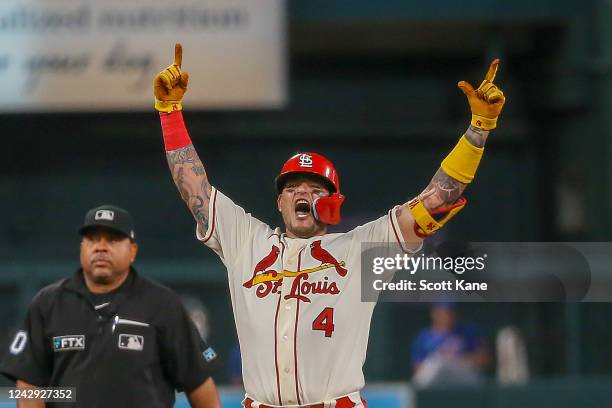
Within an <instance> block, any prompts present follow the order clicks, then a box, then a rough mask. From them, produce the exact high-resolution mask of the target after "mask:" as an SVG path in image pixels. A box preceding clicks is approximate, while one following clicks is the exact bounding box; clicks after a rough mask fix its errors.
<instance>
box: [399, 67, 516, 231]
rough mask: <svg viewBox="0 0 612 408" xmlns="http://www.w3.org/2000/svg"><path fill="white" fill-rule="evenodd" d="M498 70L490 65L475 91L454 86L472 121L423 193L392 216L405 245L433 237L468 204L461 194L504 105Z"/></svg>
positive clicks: (474, 169)
mask: <svg viewBox="0 0 612 408" xmlns="http://www.w3.org/2000/svg"><path fill="white" fill-rule="evenodd" d="M498 66H499V60H498V59H496V60H494V61H493V62H491V65H490V66H489V70H488V71H487V74H486V76H485V79H484V81H483V82H482V83H481V84H480V86H479V87H478V88H477V89H474V88H473V87H472V85H470V84H469V83H467V82H465V81H461V82H459V83H458V84H457V86H458V87H459V89H461V91H462V92H463V93H464V94H465V96H466V97H467V99H468V103H469V105H470V110H471V112H472V121H471V124H470V126H469V127H468V129H467V130H466V132H465V134H464V135H463V137H462V138H461V140H460V141H459V143H457V146H455V148H454V149H453V150H452V151H451V153H450V154H449V155H448V156H447V157H446V158H445V159H444V161H442V164H441V166H440V168H439V169H438V171H437V172H436V174H435V175H434V176H433V178H432V179H431V182H430V183H429V185H428V186H427V187H426V188H425V190H423V192H421V194H419V195H418V196H417V197H415V198H413V199H412V200H410V201H409V202H407V203H405V204H404V205H402V206H400V207H398V208H397V210H396V213H395V215H396V217H397V220H398V223H399V226H400V229H401V231H402V235H403V237H404V240H405V241H406V242H419V241H421V240H423V239H424V238H426V237H427V236H428V235H431V234H433V233H435V232H436V231H437V230H439V229H440V228H442V227H443V226H444V224H446V222H448V221H449V220H450V219H451V218H452V217H453V216H454V215H455V214H457V213H458V212H459V211H460V210H461V209H462V208H463V207H464V206H465V204H466V203H467V200H466V199H465V198H463V197H462V194H463V191H464V190H465V188H466V187H467V185H468V184H469V183H470V182H471V181H472V180H473V179H474V176H475V174H476V170H477V168H478V165H479V163H480V159H481V157H482V155H483V152H484V145H485V142H486V140H487V137H488V136H489V131H490V130H492V129H494V128H495V127H496V125H497V118H498V116H499V114H500V113H501V110H502V108H503V106H504V103H505V101H506V98H505V96H504V93H503V92H502V91H501V90H500V89H499V88H497V86H495V85H494V84H493V80H494V79H495V74H496V73H497V68H498Z"/></svg>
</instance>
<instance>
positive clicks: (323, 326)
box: [312, 307, 334, 337]
mask: <svg viewBox="0 0 612 408" xmlns="http://www.w3.org/2000/svg"><path fill="white" fill-rule="evenodd" d="M312 330H322V331H324V332H325V337H331V336H332V333H333V332H334V308H333V307H326V308H325V309H323V311H322V312H321V313H319V315H318V316H317V317H316V318H315V319H314V320H313V321H312Z"/></svg>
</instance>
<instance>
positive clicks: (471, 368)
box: [411, 302, 490, 387]
mask: <svg viewBox="0 0 612 408" xmlns="http://www.w3.org/2000/svg"><path fill="white" fill-rule="evenodd" d="M411 354H412V355H411V358H412V369H413V378H412V380H413V382H414V384H415V385H418V386H422V387H427V386H432V385H446V384H457V385H475V384H478V383H480V382H481V381H482V379H483V376H482V372H483V370H484V369H485V368H486V366H487V365H488V364H489V360H490V356H489V352H488V350H487V348H486V345H485V341H484V338H483V337H482V336H480V334H479V332H478V328H477V327H476V326H475V325H474V324H468V323H462V322H460V321H459V319H458V317H457V313H456V310H455V305H454V304H453V303H451V302H441V303H436V304H434V305H433V306H432V308H431V326H430V327H427V328H425V329H422V330H421V331H420V332H419V334H418V335H417V337H416V339H415V340H414V342H413V344H412V353H411Z"/></svg>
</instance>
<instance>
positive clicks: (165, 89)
mask: <svg viewBox="0 0 612 408" xmlns="http://www.w3.org/2000/svg"><path fill="white" fill-rule="evenodd" d="M182 62H183V46H182V45H181V44H180V43H176V45H175V46H174V63H173V64H172V65H170V66H169V67H168V68H166V69H164V70H163V71H162V72H160V73H159V74H157V75H156V76H155V79H154V80H153V93H154V94H155V109H157V110H158V111H160V112H173V111H177V110H182V109H183V106H182V103H181V100H182V99H183V95H185V92H186V91H187V83H188V82H189V74H188V73H187V72H185V71H183V70H182V69H181V65H182Z"/></svg>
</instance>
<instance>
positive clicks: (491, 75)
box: [457, 59, 506, 130]
mask: <svg viewBox="0 0 612 408" xmlns="http://www.w3.org/2000/svg"><path fill="white" fill-rule="evenodd" d="M498 67H499V59H494V60H493V62H491V65H490V66H489V70H488V71H487V74H486V75H485V79H484V81H482V83H481V84H480V86H479V87H478V89H474V87H473V86H472V85H470V83H469V82H466V81H460V82H459V83H458V84H457V87H459V89H461V91H462V92H463V93H464V94H465V96H466V97H467V100H468V103H469V104H470V110H471V111H472V123H471V124H472V126H475V127H477V128H480V129H483V130H491V129H495V127H496V126H497V118H498V117H499V114H500V113H501V111H502V108H503V107H504V103H505V102H506V97H505V96H504V93H503V92H502V90H501V89H499V88H498V87H497V86H496V85H495V84H494V83H493V80H494V79H495V74H497V68H498Z"/></svg>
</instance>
